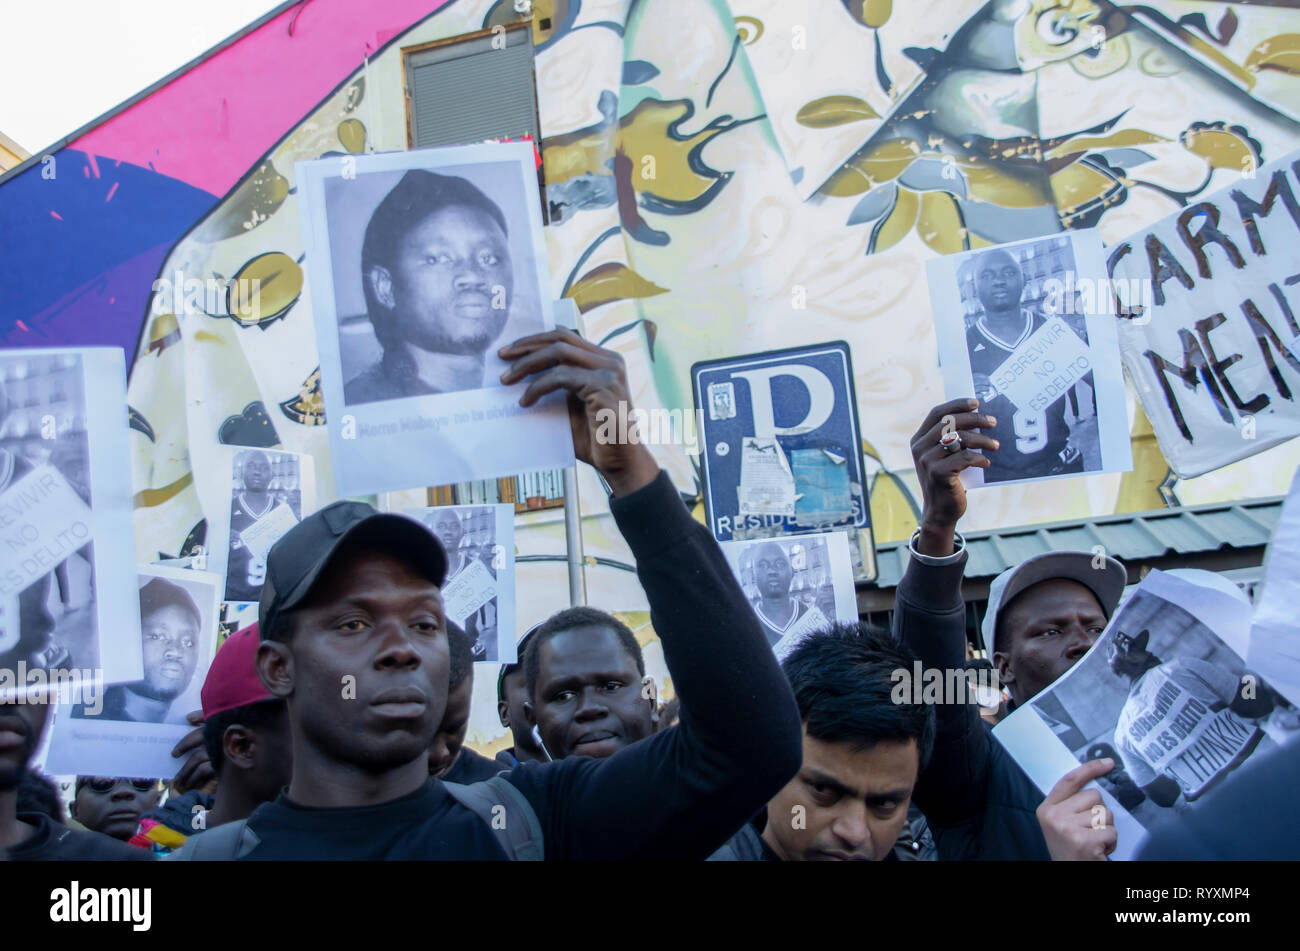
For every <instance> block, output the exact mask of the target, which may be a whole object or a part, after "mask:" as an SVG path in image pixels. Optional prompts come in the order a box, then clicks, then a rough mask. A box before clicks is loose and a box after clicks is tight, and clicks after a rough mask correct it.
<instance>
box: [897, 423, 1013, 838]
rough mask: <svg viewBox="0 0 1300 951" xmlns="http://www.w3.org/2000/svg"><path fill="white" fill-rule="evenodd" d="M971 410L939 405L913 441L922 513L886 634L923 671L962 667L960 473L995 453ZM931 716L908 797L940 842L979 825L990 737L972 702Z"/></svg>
mask: <svg viewBox="0 0 1300 951" xmlns="http://www.w3.org/2000/svg"><path fill="white" fill-rule="evenodd" d="M978 406H979V403H978V401H976V400H974V399H960V400H952V401H950V402H948V403H943V404H940V405H939V406H936V407H934V408H933V409H932V410H930V413H929V415H927V416H926V418H925V421H924V422H922V423H921V427H920V428H919V429H918V430H917V431H916V435H914V436H913V437H912V460H913V463H914V465H915V467H916V476H917V479H918V480H919V481H920V483H921V497H922V499H923V509H922V513H921V523H920V527H919V528H918V530H917V532H916V534H915V535H913V536H912V541H911V543H910V546H909V549H910V556H911V557H910V558H909V560H908V565H907V570H906V571H905V572H904V574H903V577H902V579H901V580H900V581H899V583H898V589H897V592H896V593H895V598H894V624H893V629H894V636H895V637H897V638H898V639H899V640H900V641H901V642H902V643H904V644H906V645H907V646H908V647H910V648H911V649H912V650H913V651H914V652H915V653H916V655H917V656H918V657H919V658H920V659H921V663H922V665H923V666H924V667H925V668H926V669H931V668H934V669H938V670H940V671H944V670H959V669H962V668H964V667H965V665H966V605H965V602H964V601H963V599H962V595H961V579H962V572H963V571H964V570H965V568H966V551H965V548H964V546H963V545H961V544H960V542H959V540H958V537H957V520H958V519H960V518H961V517H962V515H964V514H965V512H966V490H965V488H964V487H963V486H962V483H961V479H960V475H961V472H962V470H963V469H966V468H967V467H969V466H978V467H981V468H987V467H988V465H989V461H988V458H987V457H986V456H983V455H981V454H979V453H975V452H971V450H972V449H995V448H997V441H996V440H994V439H993V438H991V437H989V436H985V435H983V434H981V433H977V432H974V429H975V428H976V427H978V426H982V427H984V428H991V427H992V426H993V424H994V421H993V419H992V418H991V417H988V416H985V415H983V414H980V413H978V412H976V410H977V409H978ZM945 432H955V433H957V434H958V435H959V437H960V439H961V443H962V446H963V448H962V449H960V450H958V451H955V452H950V451H948V450H947V449H945V448H944V447H943V446H942V445H941V443H940V439H941V437H942V436H943V434H944V433H945ZM944 682H947V680H946V678H945V680H944ZM935 714H936V722H935V726H936V734H935V744H934V754H933V755H932V756H931V758H930V763H929V765H928V766H927V767H926V769H925V771H924V772H923V773H922V774H921V776H920V779H919V780H918V782H917V785H916V792H915V793H914V795H913V798H914V799H915V800H916V804H917V805H918V806H919V807H920V808H921V811H922V812H924V813H925V814H926V817H927V818H928V819H929V820H930V823H931V827H932V829H933V830H934V832H935V835H936V838H937V839H938V840H942V837H943V830H944V827H945V826H950V825H954V824H957V823H962V822H971V821H978V819H979V817H980V816H982V814H983V812H984V808H985V805H986V799H987V787H988V783H987V769H988V762H989V744H990V743H991V742H992V739H991V738H990V736H989V734H988V731H987V730H986V729H985V728H984V725H983V723H982V722H981V720H980V715H979V707H978V706H976V705H975V704H974V703H967V704H955V703H941V704H939V705H938V706H937V708H936V710H935ZM940 845H941V851H942V842H941V841H940Z"/></svg>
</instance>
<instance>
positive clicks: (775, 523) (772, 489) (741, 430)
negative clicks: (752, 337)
mask: <svg viewBox="0 0 1300 951" xmlns="http://www.w3.org/2000/svg"><path fill="white" fill-rule="evenodd" d="M691 382H692V390H693V393H694V399H695V407H696V409H697V410H698V411H699V412H698V414H697V415H698V416H699V417H702V422H703V430H702V433H701V440H700V443H701V445H700V452H701V456H700V461H701V468H702V471H703V476H704V499H705V509H706V512H707V515H708V522H709V528H710V530H711V531H712V532H713V535H714V537H715V538H717V539H718V540H719V541H734V540H741V539H750V538H775V537H784V536H790V535H801V534H808V533H813V532H824V531H828V530H840V531H844V532H846V533H847V534H848V536H849V542H850V545H849V548H850V551H851V552H852V555H853V567H854V577H855V579H856V580H858V581H870V580H873V579H874V578H875V576H876V563H875V545H874V541H873V539H872V534H871V512H870V506H869V505H868V502H867V494H866V479H865V472H864V468H863V463H862V437H861V435H860V431H859V428H858V404H857V397H856V395H855V393H854V390H853V366H852V362H851V360H850V357H849V346H848V344H847V343H844V342H843V341H834V342H831V343H824V344H818V345H816V346H811V347H795V348H792V349H789V350H774V351H769V352H767V353H759V354H750V355H747V356H738V357H728V358H726V359H722V360H708V361H704V362H701V363H697V364H695V365H694V366H693V367H691Z"/></svg>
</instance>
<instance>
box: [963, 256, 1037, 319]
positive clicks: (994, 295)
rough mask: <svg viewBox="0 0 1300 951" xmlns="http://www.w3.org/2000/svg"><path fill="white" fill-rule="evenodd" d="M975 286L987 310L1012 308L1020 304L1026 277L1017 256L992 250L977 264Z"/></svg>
mask: <svg viewBox="0 0 1300 951" xmlns="http://www.w3.org/2000/svg"><path fill="white" fill-rule="evenodd" d="M975 286H976V290H977V291H978V293H979V299H980V303H981V304H983V305H984V309H985V310H1012V309H1014V308H1016V307H1019V306H1020V295H1021V294H1022V293H1023V292H1024V289H1025V278H1024V275H1023V274H1022V273H1021V272H1020V265H1019V264H1017V263H1016V261H1015V258H1013V257H1012V256H1011V255H1009V254H1008V253H1007V252H1005V251H990V252H989V253H987V254H984V255H982V256H981V257H980V259H979V263H978V264H977V265H976V268H975Z"/></svg>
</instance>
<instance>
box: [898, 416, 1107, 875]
mask: <svg viewBox="0 0 1300 951" xmlns="http://www.w3.org/2000/svg"><path fill="white" fill-rule="evenodd" d="M978 409H979V403H978V402H977V401H976V400H973V399H962V400H953V401H950V402H948V403H944V404H942V405H940V406H936V407H935V408H934V409H932V410H931V411H930V413H929V415H928V416H927V417H926V419H925V422H923V423H922V424H921V428H920V429H919V430H917V433H916V435H915V436H914V437H913V438H912V458H913V461H914V462H915V465H916V474H917V478H918V479H919V481H920V484H921V494H922V498H923V500H924V503H923V504H924V510H923V512H922V515H921V521H920V527H919V528H918V529H917V531H916V533H915V534H913V536H912V540H911V542H910V543H909V551H910V555H911V558H910V559H909V563H908V567H907V571H906V572H905V573H904V575H903V578H902V580H901V581H900V582H899V584H898V590H897V594H896V600H895V611H894V632H895V635H896V636H898V637H899V638H900V639H901V640H902V641H903V642H904V643H905V644H906V645H907V646H908V647H910V648H911V649H912V650H913V651H915V652H916V654H917V655H918V656H919V657H920V658H921V661H922V663H923V664H924V666H925V667H927V668H935V669H939V670H941V671H943V670H949V669H953V670H958V669H962V668H963V667H964V665H965V657H966V620H965V618H966V606H965V602H964V601H963V599H962V594H961V580H962V572H963V571H964V569H965V565H966V557H967V553H966V548H965V543H964V541H963V540H962V538H961V536H959V535H958V534H957V532H956V526H957V520H958V519H959V518H961V516H962V515H963V514H964V513H965V511H966V493H965V489H964V488H963V487H962V484H961V479H960V474H961V472H962V470H963V469H966V468H968V467H971V466H975V467H979V468H987V467H988V464H989V463H988V458H987V457H986V456H984V455H982V454H980V453H978V452H974V451H972V450H976V449H997V440H996V439H994V438H993V437H991V436H989V435H987V434H986V433H985V432H981V431H980V430H985V431H987V430H993V429H994V428H995V426H996V421H995V420H994V419H993V418H992V417H990V416H988V415H986V414H982V413H979V412H978V411H977V410H978ZM1125 582H1126V573H1125V571H1124V567H1123V566H1122V565H1121V564H1120V563H1119V562H1118V561H1116V560H1115V559H1113V558H1109V557H1106V556H1105V555H1100V554H1098V555H1094V554H1092V553H1091V552H1080V551H1061V552H1048V553H1044V554H1041V555H1035V556H1034V557H1032V558H1028V559H1026V560H1025V561H1023V562H1021V563H1020V564H1018V565H1014V566H1013V567H1011V568H1008V569H1007V570H1006V571H1004V572H1003V573H1002V574H1000V575H999V576H998V577H997V578H996V579H995V580H994V581H993V584H992V585H991V586H990V588H989V600H988V612H987V614H986V615H985V618H984V623H983V625H982V628H981V634H982V636H983V641H984V648H985V650H987V651H988V653H989V655H990V657H991V658H992V661H993V665H994V667H995V668H996V669H997V673H998V677H999V679H1000V681H1001V682H1002V683H1003V684H1004V685H1005V686H1006V687H1007V689H1008V691H1009V692H1010V694H1011V706H1012V707H1015V706H1016V705H1018V704H1021V703H1024V702H1025V701H1027V700H1028V699H1029V698H1030V697H1032V696H1034V695H1035V694H1036V693H1038V692H1039V691H1040V690H1042V689H1043V688H1044V687H1047V686H1048V685H1049V684H1051V683H1052V682H1053V681H1054V680H1056V678H1057V677H1059V676H1061V674H1063V673H1065V672H1066V671H1067V670H1069V669H1070V668H1071V667H1072V666H1073V665H1074V664H1075V662H1076V661H1078V660H1079V658H1081V657H1082V656H1083V655H1084V654H1086V653H1087V652H1088V648H1090V647H1091V646H1092V644H1093V641H1095V640H1096V639H1097V637H1098V636H1100V634H1101V632H1102V631H1103V630H1104V629H1105V627H1106V622H1107V620H1108V619H1109V617H1110V615H1111V613H1112V612H1113V611H1114V610H1115V607H1116V605H1117V604H1118V603H1119V598H1120V595H1121V594H1122V593H1123V590H1124V585H1125ZM971 693H972V695H971V696H970V697H969V702H960V700H961V699H962V698H947V699H949V700H950V701H956V702H948V703H943V704H940V705H939V706H938V708H937V710H936V714H937V728H938V729H937V736H936V741H935V749H934V756H933V758H932V759H931V761H930V765H929V766H928V767H927V768H926V770H925V772H923V773H922V774H921V777H920V780H919V781H918V783H917V786H916V793H915V796H914V799H915V801H916V803H917V805H918V806H920V808H921V810H922V811H923V812H924V813H925V815H926V817H927V819H928V820H929V822H930V827H931V829H932V830H933V832H934V836H935V841H936V844H937V845H938V850H939V858H940V859H941V860H970V859H1048V858H1058V857H1066V856H1069V857H1094V858H1102V857H1104V856H1105V855H1106V854H1108V853H1109V851H1110V850H1111V849H1113V848H1114V844H1115V830H1114V828H1113V826H1112V825H1111V823H1110V821H1109V818H1108V817H1107V821H1106V822H1105V823H1104V828H1101V829H1097V828H1094V826H1096V825H1098V824H1099V823H1097V822H1096V821H1095V817H1094V815H1093V809H1092V807H1093V805H1100V804H1101V796H1100V793H1098V792H1097V791H1096V790H1095V789H1093V790H1085V789H1083V786H1084V785H1085V784H1086V783H1088V782H1089V781H1090V780H1092V779H1095V778H1096V777H1097V776H1100V775H1103V774H1104V773H1106V772H1108V771H1109V770H1110V769H1111V768H1112V767H1113V761H1112V760H1110V759H1100V760H1095V761H1093V762H1090V763H1086V764H1084V765H1083V766H1081V767H1079V768H1078V769H1076V770H1074V771H1072V772H1071V773H1069V774H1067V775H1066V776H1065V777H1064V778H1063V779H1062V780H1061V782H1060V783H1058V784H1057V786H1056V787H1055V788H1054V789H1053V790H1052V792H1051V793H1050V794H1049V796H1048V797H1047V799H1046V801H1045V800H1044V797H1043V795H1042V793H1041V792H1039V790H1038V787H1037V786H1035V785H1034V783H1033V781H1032V780H1030V779H1029V777H1028V776H1027V775H1025V773H1024V771H1023V770H1022V769H1021V768H1020V766H1019V765H1018V764H1017V763H1016V762H1015V760H1014V759H1012V758H1011V755H1010V754H1009V753H1008V752H1007V751H1006V750H1005V749H1004V748H1003V747H1002V745H1001V744H1000V743H998V742H996V741H995V740H994V739H993V737H992V735H991V734H990V732H989V729H990V728H989V727H988V726H987V725H986V724H985V723H984V722H983V721H982V720H981V719H980V715H979V707H978V705H977V703H976V702H975V698H974V696H973V691H972V692H971ZM1040 807H1041V808H1040ZM1103 808H1104V807H1103ZM1040 822H1041V823H1042V825H1041V827H1040Z"/></svg>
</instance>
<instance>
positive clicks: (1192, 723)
mask: <svg viewBox="0 0 1300 951" xmlns="http://www.w3.org/2000/svg"><path fill="white" fill-rule="evenodd" d="M1249 623H1250V607H1249V603H1248V602H1247V601H1246V600H1245V596H1244V595H1243V596H1242V599H1241V600H1238V599H1237V598H1234V597H1233V596H1232V595H1230V594H1227V593H1225V592H1223V591H1219V590H1217V589H1212V588H1205V587H1202V586H1199V585H1195V584H1191V583H1189V582H1187V581H1185V580H1183V579H1181V578H1176V577H1172V576H1170V575H1167V574H1164V573H1162V572H1159V571H1152V572H1151V573H1150V574H1149V575H1147V577H1146V578H1144V579H1143V581H1142V583H1141V584H1140V585H1139V586H1138V587H1137V588H1136V590H1135V591H1134V592H1133V594H1132V596H1131V597H1130V598H1129V599H1128V600H1127V601H1125V602H1124V604H1123V605H1121V607H1120V608H1119V609H1118V610H1117V611H1116V612H1115V615H1114V616H1113V617H1112V618H1111V622H1110V624H1109V625H1107V627H1106V630H1105V632H1104V633H1103V634H1102V636H1101V637H1100V638H1099V639H1098V640H1097V642H1096V643H1095V644H1094V645H1093V647H1092V649H1091V650H1090V651H1089V652H1088V653H1087V654H1086V655H1085V656H1084V657H1083V658H1082V659H1081V660H1080V661H1079V662H1078V663H1076V664H1075V665H1074V666H1073V667H1072V668H1070V670H1069V671H1068V672H1067V673H1066V674H1064V675H1063V676H1062V677H1060V678H1059V679H1058V680H1057V681H1056V682H1055V683H1053V684H1052V685H1051V686H1050V687H1049V688H1047V689H1046V690H1044V691H1042V692H1041V693H1039V694H1037V695H1036V696H1035V697H1034V698H1033V699H1032V700H1031V701H1030V702H1029V703H1027V704H1024V705H1023V706H1022V707H1020V708H1018V709H1017V710H1016V711H1015V712H1014V713H1012V714H1011V716H1009V717H1007V718H1006V719H1005V720H1003V721H1002V722H1001V723H999V724H998V726H997V727H996V728H995V730H994V736H995V738H997V739H998V740H1000V741H1001V742H1002V744H1003V745H1004V746H1006V748H1007V749H1008V750H1009V751H1010V752H1011V754H1012V756H1014V757H1015V759H1016V761H1017V762H1019V763H1020V765H1021V766H1022V767H1023V768H1024V770H1025V772H1026V773H1028V774H1029V777H1030V778H1031V779H1033V780H1034V782H1035V783H1036V784H1037V785H1038V787H1039V788H1040V789H1042V790H1043V792H1044V794H1046V792H1047V791H1048V790H1050V789H1051V788H1052V786H1053V785H1055V784H1056V782H1057V781H1058V780H1059V779H1060V778H1061V777H1062V776H1064V775H1065V774H1066V773H1067V772H1069V771H1070V770H1071V769H1074V768H1075V767H1077V766H1078V765H1079V764H1080V763H1086V762H1088V761H1089V760H1093V759H1102V758H1106V757H1109V758H1111V759H1113V760H1114V761H1115V763H1116V766H1115V769H1114V770H1112V771H1111V772H1110V773H1108V774H1106V775H1105V776H1103V777H1101V779H1100V780H1098V782H1097V786H1098V788H1099V789H1100V790H1101V792H1102V798H1103V800H1104V801H1105V802H1106V805H1107V806H1108V807H1109V808H1110V810H1111V811H1112V812H1113V813H1114V814H1115V828H1116V831H1117V832H1118V834H1119V844H1118V846H1117V848H1116V850H1115V852H1114V853H1112V855H1111V857H1112V858H1118V859H1125V858H1131V857H1132V855H1133V854H1134V853H1135V851H1136V849H1137V847H1138V844H1139V842H1140V841H1141V839H1142V838H1143V836H1144V834H1145V832H1146V831H1148V830H1150V828H1151V827H1152V826H1154V825H1155V824H1157V823H1158V822H1160V821H1161V820H1162V819H1164V818H1166V817H1168V816H1170V815H1173V814H1175V813H1182V812H1188V811H1192V810H1195V809H1197V808H1198V807H1199V805H1200V804H1201V803H1202V801H1203V800H1204V797H1205V794H1206V793H1208V792H1210V791H1211V790H1212V789H1215V788H1216V787H1218V786H1219V785H1220V784H1221V783H1223V782H1224V781H1225V780H1226V779H1227V778H1228V777H1229V776H1231V775H1232V773H1233V771H1235V770H1236V769H1237V768H1238V767H1240V766H1241V764H1242V763H1244V762H1246V761H1247V760H1249V759H1250V758H1251V757H1253V756H1256V755H1258V754H1260V753H1261V752H1265V751H1268V750H1271V749H1274V748H1275V747H1276V746H1278V745H1279V744H1283V743H1286V742H1288V741H1289V740H1290V739H1292V738H1293V737H1295V735H1296V732H1297V730H1300V711H1298V710H1297V709H1296V707H1295V706H1294V705H1293V704H1291V702H1290V701H1288V700H1287V699H1286V698H1285V696H1283V695H1282V694H1281V693H1279V692H1278V691H1277V690H1275V689H1274V687H1273V686H1272V681H1271V672H1270V671H1269V670H1268V669H1258V668H1247V666H1246V664H1245V662H1244V660H1243V659H1242V657H1241V656H1240V655H1239V654H1238V653H1237V651H1235V650H1234V649H1233V648H1232V647H1231V646H1230V645H1231V644H1239V645H1244V644H1245V643H1246V638H1245V635H1246V632H1247V629H1248V625H1249Z"/></svg>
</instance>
